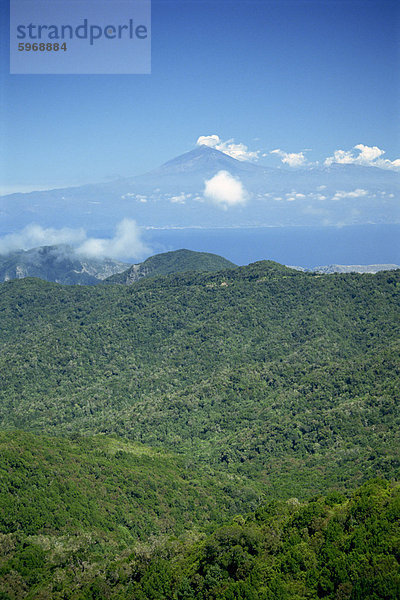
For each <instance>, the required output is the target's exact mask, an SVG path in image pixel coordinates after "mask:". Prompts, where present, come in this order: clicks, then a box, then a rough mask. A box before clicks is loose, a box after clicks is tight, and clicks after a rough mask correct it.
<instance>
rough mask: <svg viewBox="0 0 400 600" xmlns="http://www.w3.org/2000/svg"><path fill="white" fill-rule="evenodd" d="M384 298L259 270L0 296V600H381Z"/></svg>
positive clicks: (390, 306) (339, 280)
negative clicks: (380, 478)
mask: <svg viewBox="0 0 400 600" xmlns="http://www.w3.org/2000/svg"><path fill="white" fill-rule="evenodd" d="M399 295H400V271H392V272H381V273H378V274H376V275H370V274H333V275H321V274H315V273H302V272H299V271H295V270H293V269H289V268H286V267H283V266H282V265H279V264H277V263H273V262H270V261H263V262H260V263H255V264H253V265H250V266H248V267H240V268H229V269H227V270H223V271H218V272H215V273H194V272H189V273H184V274H174V275H168V276H158V277H155V278H143V279H141V280H140V281H138V282H135V283H133V284H132V285H130V286H121V285H107V286H95V287H93V286H63V285H58V284H52V283H47V282H43V281H41V280H38V279H24V280H16V281H10V282H6V283H3V284H1V285H0V323H1V328H0V349H1V352H0V379H1V386H0V429H1V430H2V433H1V434H0V457H1V459H0V547H1V552H2V554H1V556H2V558H0V581H1V583H2V587H0V599H1V600H20V598H24V599H25V598H26V599H31V598H34V599H36V598H37V599H39V598H40V599H42V598H51V599H55V600H58V599H61V598H63V599H71V600H84V599H95V598H97V599H99V598H100V599H108V598H118V599H125V598H132V599H136V600H152V599H154V600H161V599H166V600H167V599H168V600H189V599H194V598H196V599H197V598H199V599H200V600H202V599H204V600H205V599H210V600H212V599H215V600H217V599H219V600H221V599H226V600H228V599H229V600H234V599H235V600H275V598H276V599H280V598H282V599H286V598H287V599H288V600H289V598H290V599H292V598H297V599H299V600H300V599H301V600H302V599H303V598H304V599H306V598H307V599H314V598H327V599H329V600H338V599H343V600H345V599H349V600H362V599H364V598H372V599H375V598H376V599H380V598H388V599H391V598H395V597H396V594H397V593H398V590H399V587H398V586H399V576H398V557H399V554H398V552H399V548H398V544H399V540H398V537H399V534H398V518H399V516H400V515H399V497H398V485H397V484H396V483H395V480H396V479H397V480H398V478H399V434H398V432H399V430H400V418H399V406H398V401H397V400H398V390H399V372H400V368H399V367H400V365H399V362H400V361H399V346H400V343H399V326H400V320H399ZM376 476H381V477H385V478H386V481H379V482H375V483H365V482H367V481H368V480H371V479H373V478H375V477H376ZM389 481H391V483H389ZM363 484H364V487H362V488H361V489H360V490H359V491H354V490H355V489H356V488H357V487H358V486H360V485H363ZM294 498H295V499H294ZM310 498H311V500H310ZM240 514H242V515H243V516H238V515H240ZM232 518H233V521H232ZM228 523H230V524H228ZM219 526H220V527H222V529H217V527H219ZM213 532H214V533H213ZM205 536H208V537H205Z"/></svg>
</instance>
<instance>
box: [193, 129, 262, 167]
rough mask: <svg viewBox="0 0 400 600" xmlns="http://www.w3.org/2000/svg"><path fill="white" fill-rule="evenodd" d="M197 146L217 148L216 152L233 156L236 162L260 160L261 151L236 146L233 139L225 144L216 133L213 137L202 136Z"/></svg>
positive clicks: (244, 146)
mask: <svg viewBox="0 0 400 600" xmlns="http://www.w3.org/2000/svg"><path fill="white" fill-rule="evenodd" d="M196 144H197V146H208V147H209V148H215V149H216V150H220V152H224V154H228V156H232V158H236V160H248V161H253V162H254V161H256V160H258V159H259V155H260V151H259V150H255V151H251V150H249V149H248V147H247V146H246V145H245V144H242V143H239V144H235V142H234V140H233V139H230V140H227V141H226V142H224V141H222V140H221V138H220V137H219V135H216V134H215V133H214V134H212V135H201V136H200V137H199V138H198V140H197V142H196Z"/></svg>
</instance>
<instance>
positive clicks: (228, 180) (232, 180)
mask: <svg viewBox="0 0 400 600" xmlns="http://www.w3.org/2000/svg"><path fill="white" fill-rule="evenodd" d="M204 197H205V198H207V199H209V200H211V201H212V202H214V203H215V204H217V205H219V206H222V208H225V209H227V208H228V207H231V206H240V205H244V204H246V202H247V199H248V193H247V192H246V190H245V188H244V186H243V184H242V182H241V181H240V179H239V178H236V177H233V175H231V174H230V173H229V172H228V171H219V172H218V173H217V174H216V175H214V177H211V179H208V180H206V181H205V188H204Z"/></svg>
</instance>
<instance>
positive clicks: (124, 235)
mask: <svg viewBox="0 0 400 600" xmlns="http://www.w3.org/2000/svg"><path fill="white" fill-rule="evenodd" d="M77 252H79V253H80V254H83V255H84V256H89V257H96V258H101V257H108V258H130V259H136V258H139V257H141V256H144V255H145V254H147V253H148V252H149V248H148V247H147V246H146V245H145V244H144V243H143V241H142V240H141V231H140V228H139V227H138V226H137V225H136V222H135V221H133V220H132V219H122V221H120V222H119V223H118V225H117V227H116V229H115V235H114V237H113V238H111V239H105V238H88V239H87V240H85V242H84V243H83V244H81V245H80V246H79V247H78V248H77Z"/></svg>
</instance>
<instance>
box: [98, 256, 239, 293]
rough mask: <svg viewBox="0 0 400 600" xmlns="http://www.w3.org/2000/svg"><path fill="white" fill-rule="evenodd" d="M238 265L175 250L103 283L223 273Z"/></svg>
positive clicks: (221, 258)
mask: <svg viewBox="0 0 400 600" xmlns="http://www.w3.org/2000/svg"><path fill="white" fill-rule="evenodd" d="M235 267H236V265H235V264H233V263H232V262H230V261H229V260H227V259H226V258H223V257H222V256H218V255H217V254H210V253H209V252H194V251H193V250H184V249H182V250H174V251H172V252H164V253H163V254H156V255H155V256H151V257H150V258H148V259H146V260H145V261H144V262H142V263H139V264H137V265H132V266H131V267H130V268H129V269H127V270H126V271H123V272H122V273H116V274H115V275H111V277H107V279H105V280H104V282H103V283H122V284H125V285H129V284H131V283H133V282H134V281H137V280H138V279H141V278H142V277H155V276H156V275H169V274H171V273H185V272H186V271H200V272H202V271H203V272H204V271H208V272H213V271H222V270H223V269H230V268H235Z"/></svg>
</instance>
